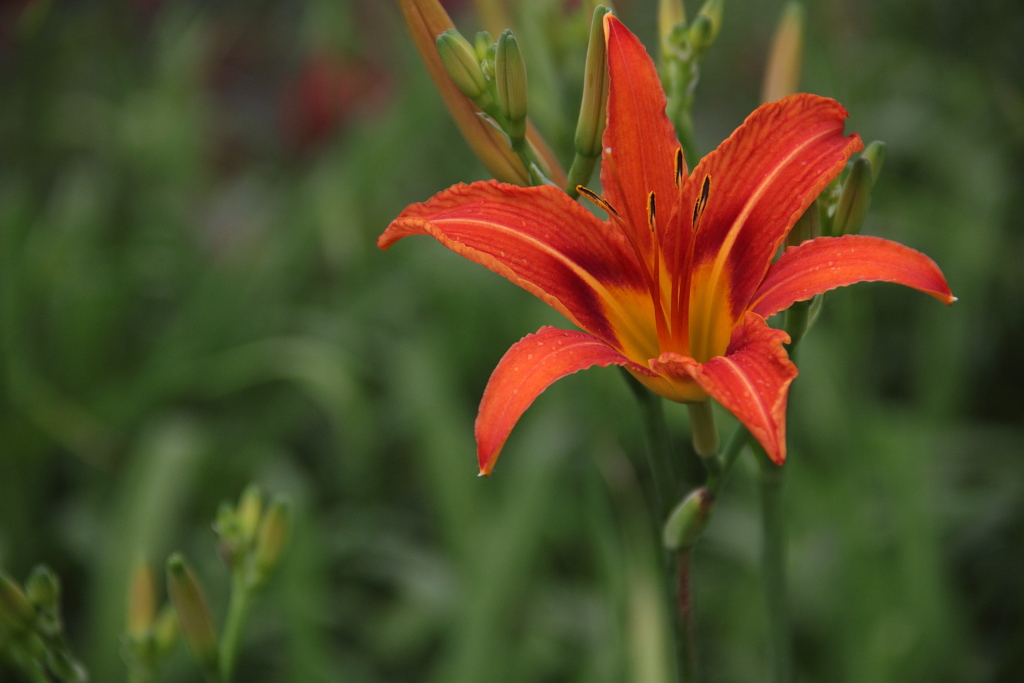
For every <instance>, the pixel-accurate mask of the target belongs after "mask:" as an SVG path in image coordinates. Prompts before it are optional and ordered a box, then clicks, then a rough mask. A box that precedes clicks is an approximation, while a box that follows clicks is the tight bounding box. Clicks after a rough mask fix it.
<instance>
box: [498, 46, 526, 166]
mask: <svg viewBox="0 0 1024 683" xmlns="http://www.w3.org/2000/svg"><path fill="white" fill-rule="evenodd" d="M494 78H495V85H496V86H497V89H498V105H499V106H500V108H501V114H502V116H503V117H505V132H506V133H508V136H509V138H511V139H512V143H513V146H514V145H516V144H517V143H519V142H521V141H522V140H523V138H524V137H525V136H526V108H527V96H526V62H525V61H523V53H522V51H521V50H520V49H519V41H517V40H516V37H515V36H514V35H512V31H510V30H509V29H505V30H504V31H503V32H502V34H501V37H500V38H498V51H497V53H496V54H495V56H494Z"/></svg>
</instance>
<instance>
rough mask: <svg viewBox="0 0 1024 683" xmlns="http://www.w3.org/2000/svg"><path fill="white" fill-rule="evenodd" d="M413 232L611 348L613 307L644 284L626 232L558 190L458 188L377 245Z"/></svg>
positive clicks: (419, 207)
mask: <svg viewBox="0 0 1024 683" xmlns="http://www.w3.org/2000/svg"><path fill="white" fill-rule="evenodd" d="M413 234H425V235H430V236H432V237H434V238H436V239H437V240H438V241H440V242H441V243H442V244H443V245H444V246H446V247H448V248H449V249H451V250H452V251H454V252H456V253H457V254H459V255H460V256H464V257H466V258H468V259H470V260H471V261H475V262H477V263H479V264H481V265H483V266H485V267H487V268H489V269H491V270H493V271H494V272H496V273H498V274H499V275H502V276H504V277H506V278H508V279H509V280H511V281H512V282H514V283H515V284H517V285H519V286H520V287H522V288H523V289H525V290H527V291H528V292H530V293H532V294H534V295H536V296H537V297H539V298H540V299H541V300H543V301H544V302H545V303H547V304H549V305H550V306H552V307H553V308H555V309H556V310H557V311H559V312H560V313H562V314H563V315H565V316H566V317H567V318H569V320H571V321H572V322H573V323H575V324H576V325H578V326H579V327H582V328H583V329H584V330H587V331H588V332H590V333H592V334H594V335H596V336H598V337H600V338H601V339H604V340H605V341H607V342H608V343H610V344H612V345H613V346H614V345H618V338H617V336H616V331H615V329H614V328H615V325H614V323H613V322H612V320H610V315H611V314H610V313H609V310H610V309H611V308H612V307H614V305H615V301H616V299H617V298H621V296H622V295H623V292H629V291H632V290H641V289H643V287H644V285H643V279H642V276H641V275H640V273H639V271H638V270H637V266H636V259H635V257H634V256H633V254H632V253H631V252H628V251H627V250H626V247H625V246H624V243H623V237H622V235H621V234H619V233H617V232H615V231H613V230H612V229H610V228H609V227H608V226H607V225H606V224H605V223H603V222H601V221H600V220H599V219H598V218H597V217H596V216H594V215H593V214H592V213H590V212H589V211H587V210H586V209H584V208H583V207H582V206H580V205H579V204H577V203H576V202H574V201H572V200H571V199H569V197H568V195H566V194H565V193H564V192H562V191H561V190H559V189H557V188H554V187H548V186H543V187H516V186H514V185H505V184H502V183H496V182H494V181H488V182H477V183H473V184H472V185H456V186H454V187H452V188H450V189H448V190H445V191H444V192H441V193H439V194H437V195H435V196H434V197H433V198H431V199H430V200H429V201H427V202H425V203H423V204H413V205H412V206H410V207H408V208H407V209H406V210H405V211H403V212H402V213H401V215H399V216H398V218H396V219H395V220H394V221H393V222H392V223H391V225H389V226H388V229H387V230H385V231H384V234H382V235H381V236H380V238H379V239H378V240H377V246H379V247H381V248H382V249H387V248H388V247H390V246H391V245H392V244H394V243H395V242H396V241H397V240H399V239H401V238H402V237H405V236H407V235H413ZM610 290H611V291H610ZM613 292H614V293H613Z"/></svg>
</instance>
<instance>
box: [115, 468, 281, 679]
mask: <svg viewBox="0 0 1024 683" xmlns="http://www.w3.org/2000/svg"><path fill="white" fill-rule="evenodd" d="M290 526H291V523H290V513H289V511H288V505H287V503H285V502H284V500H282V499H274V500H272V501H271V502H270V504H269V505H264V500H263V495H262V493H261V492H260V490H259V489H258V488H257V487H255V486H249V487H248V488H246V489H245V491H243V492H242V495H241V497H240V498H239V500H238V503H237V504H236V505H232V504H230V503H224V504H222V505H221V507H220V509H219V510H218V512H217V518H216V521H215V522H214V524H213V528H214V530H215V531H216V532H217V536H218V539H219V544H218V545H219V549H220V553H221V556H222V557H223V558H224V561H225V562H226V563H227V565H228V568H229V569H230V570H231V577H232V586H231V607H230V608H229V611H228V615H227V617H226V619H225V624H224V633H223V634H222V635H221V636H218V634H217V630H216V628H215V627H214V622H213V618H212V617H211V615H210V608H209V603H208V601H207V599H206V595H205V593H204V592H203V587H202V585H201V584H200V582H199V579H198V577H197V576H196V573H195V572H194V571H193V570H192V568H191V567H190V566H189V564H188V562H187V561H186V559H185V557H184V556H183V555H182V554H181V553H174V554H172V555H171V556H170V557H169V558H167V593H168V595H169V597H170V601H169V604H167V605H165V606H164V607H162V608H161V609H159V611H158V610H157V593H156V577H155V575H154V573H153V570H152V568H151V567H150V565H149V563H148V562H145V561H143V560H140V561H139V562H138V563H137V564H136V566H135V568H134V569H133V571H132V576H131V580H130V582H129V587H128V611H127V619H126V622H125V633H124V637H123V641H124V658H125V661H126V663H127V664H128V668H129V672H130V675H131V680H133V681H150V680H154V679H155V677H156V671H157V668H158V667H159V665H160V664H161V663H162V662H163V660H164V659H166V658H167V656H168V655H169V654H170V653H171V651H172V649H173V648H174V645H175V643H176V642H177V639H178V635H179V633H180V635H181V638H182V640H184V641H185V644H186V645H187V646H188V649H189V652H190V654H191V655H192V658H193V659H194V660H195V661H196V663H197V664H198V665H199V668H200V669H201V670H202V672H203V675H204V677H205V678H206V679H207V680H209V681H227V680H229V679H230V677H231V668H232V666H231V665H232V662H233V660H234V655H235V649H236V647H237V645H238V637H239V634H240V632H241V626H242V622H243V620H244V618H245V614H246V609H247V607H248V603H249V600H250V598H251V597H252V594H253V592H254V591H255V590H256V589H258V588H260V587H261V586H263V585H264V584H265V583H266V581H267V579H268V578H269V577H270V575H271V574H272V573H273V571H274V569H275V568H276V567H277V565H278V564H279V563H280V560H281V557H282V555H283V552H284V547H285V544H286V542H287V539H288V533H289V529H290Z"/></svg>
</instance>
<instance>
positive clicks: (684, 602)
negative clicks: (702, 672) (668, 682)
mask: <svg viewBox="0 0 1024 683" xmlns="http://www.w3.org/2000/svg"><path fill="white" fill-rule="evenodd" d="M691 552H692V550H691V549H690V548H687V549H685V550H680V551H679V552H678V553H677V554H676V604H677V605H678V609H679V614H678V625H677V628H676V637H677V639H678V642H677V643H676V652H677V653H678V657H679V676H680V678H681V679H682V680H683V681H684V683H696V680H697V637H696V634H695V633H694V629H693V602H692V594H691V590H690V585H691V584H690V559H691V558H690V554H691Z"/></svg>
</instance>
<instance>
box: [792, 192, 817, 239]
mask: <svg viewBox="0 0 1024 683" xmlns="http://www.w3.org/2000/svg"><path fill="white" fill-rule="evenodd" d="M820 234H821V222H820V219H819V216H818V201H817V200H814V201H813V202H811V205H810V206H809V207H807V210H806V211H804V213H803V215H801V216H800V218H798V219H797V221H796V224H795V225H794V226H793V229H792V230H790V231H789V234H788V235H786V246H787V247H795V246H796V245H798V244H800V243H802V242H806V241H807V240H812V239H814V238H815V237H817V236H818V235H820Z"/></svg>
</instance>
